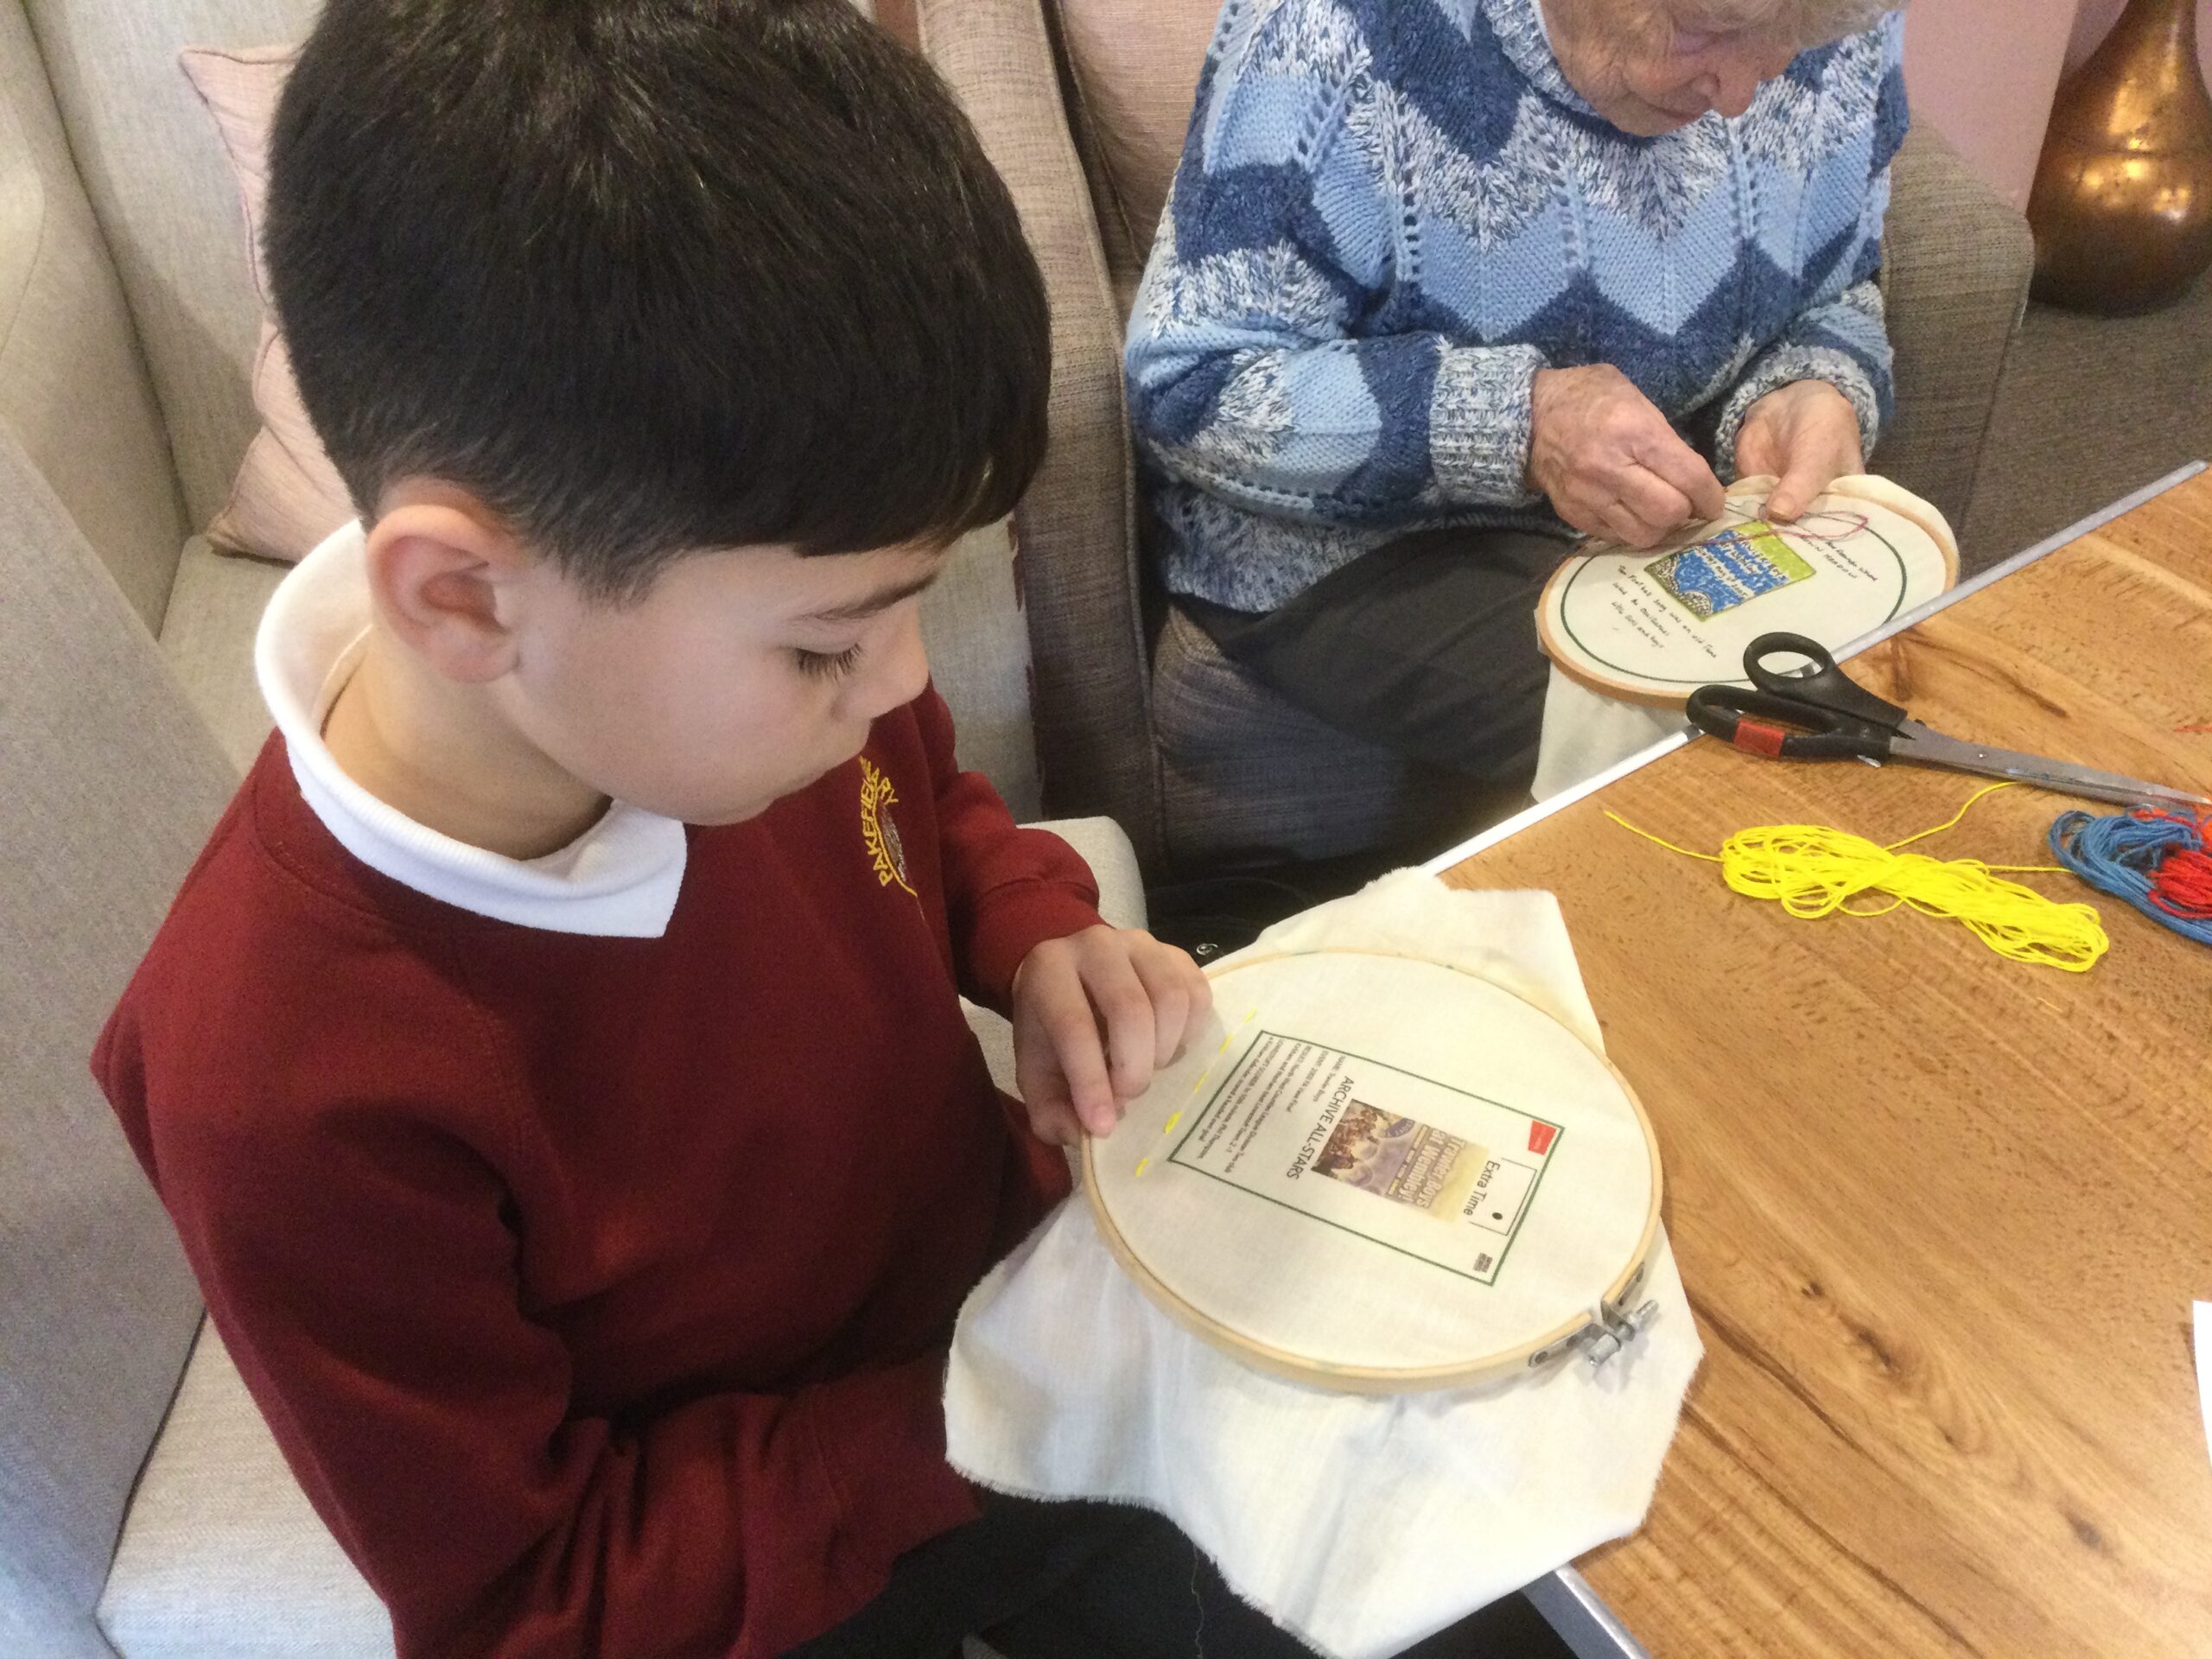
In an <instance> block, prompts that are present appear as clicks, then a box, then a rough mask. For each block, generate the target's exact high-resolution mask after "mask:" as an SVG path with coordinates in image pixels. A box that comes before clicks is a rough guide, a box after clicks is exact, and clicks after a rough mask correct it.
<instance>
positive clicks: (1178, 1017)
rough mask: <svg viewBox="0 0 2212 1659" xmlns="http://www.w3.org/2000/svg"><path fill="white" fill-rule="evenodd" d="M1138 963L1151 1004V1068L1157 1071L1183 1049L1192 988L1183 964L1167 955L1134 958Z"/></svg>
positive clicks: (1189, 1019) (1189, 1017)
mask: <svg viewBox="0 0 2212 1659" xmlns="http://www.w3.org/2000/svg"><path fill="white" fill-rule="evenodd" d="M1135 964H1136V970H1137V977H1138V978H1139V979H1141V980H1142V981H1143V982H1144V989H1145V995H1146V996H1147V997H1148V998H1149V999H1150V1000H1151V1002H1152V1067H1153V1070H1154V1071H1158V1070H1160V1067H1162V1066H1164V1065H1169V1064H1171V1063H1172V1062H1173V1060H1174V1058H1175V1055H1176V1052H1177V1051H1178V1050H1179V1049H1180V1048H1181V1047H1182V1046H1183V1033H1184V1032H1185V1029H1187V1028H1188V1027H1189V1025H1190V1023H1191V992H1190V987H1189V984H1188V982H1186V980H1185V976H1184V975H1183V972H1182V969H1181V966H1180V964H1179V963H1177V962H1176V961H1175V959H1174V958H1173V957H1169V956H1167V955H1166V953H1165V952H1160V951H1150V952H1147V953H1146V954H1144V955H1142V956H1140V957H1136V958H1135Z"/></svg>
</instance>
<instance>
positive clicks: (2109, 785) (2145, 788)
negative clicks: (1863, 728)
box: [1890, 720, 2212, 806]
mask: <svg viewBox="0 0 2212 1659" xmlns="http://www.w3.org/2000/svg"><path fill="white" fill-rule="evenodd" d="M1890 754H1891V758H1893V759H1895V760H1910V761H1912V762H1914V763H1915V764H1916V765H1918V766H1942V767H1944V768H1945V769H1946V770H1948V771H1951V772H1971V773H1973V774H1974V776H1976V777H1980V778H2003V779H2007V780H2009V781H2011V782H2013V783H2020V784H2032V785H2035V786H2036V787H2037V789H2049V790H2055V791H2057V792H2058V793H2059V794H2061V795H2079V796H2081V797H2082V798H2085V799H2088V800H2092V801H2112V802H2114V803H2116V804H2119V805H2121V806H2146V805H2148V806H2212V799H2208V798H2205V797H2204V796H2202V795H2191V794H2190V793H2189V792H2188V791H2186V790H2180V789H2170V788H2168V787H2167V786H2166V785H2164V784H2149V783H2145V782H2144V781H2143V779H2140V778H2126V777H2122V776H2121V775H2120V773H2119V772H2093V771H2091V770H2090V769H2089V768H2088V767H2087V766H2074V765H2071V764H2069V762H2067V761H2064V760H2052V759H2051V758H2050V756H2049V755H2045V754H2021V753H2018V752H2017V751H2015V750H2012V749H1992V748H1985V747H1982V745H1980V744H1979V743H1961V741H1959V740H1958V739H1956V738H1955V737H1945V736H1943V735H1942V734H1940V733H1937V732H1931V731H1929V729H1928V728H1926V727H1925V726H1923V725H1922V724H1921V723H1920V722H1919V721H1916V720H1908V721H1905V722H1904V724H1903V725H1901V726H1899V727H1898V728H1897V738H1896V740H1895V741H1893V742H1891V745H1890Z"/></svg>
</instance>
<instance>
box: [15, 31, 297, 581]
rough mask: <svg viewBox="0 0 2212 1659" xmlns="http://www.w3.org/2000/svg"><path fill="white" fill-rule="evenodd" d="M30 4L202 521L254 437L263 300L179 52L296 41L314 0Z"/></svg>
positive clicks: (216, 147)
mask: <svg viewBox="0 0 2212 1659" xmlns="http://www.w3.org/2000/svg"><path fill="white" fill-rule="evenodd" d="M24 9H25V10H27V11H28V12H29V14H30V19H31V22H32V25H33V27H34V29H35V31H36V33H37V35H38V42H39V47H40V49H41V52H42V53H43V54H44V56H45V59H46V64H47V67H48V72H49V73H50V74H51V76H52V79H53V86H54V98H55V101H56V102H57V103H58V104H59V105H60V109H61V116H62V119H63V122H64V123H65V124H66V126H67V130H68V136H69V143H70V148H71V150H72V152H73V155H74V156H75V159H76V162H77V166H78V168H79V172H80V174H81V175H82V177H83V180H84V185H85V190H86V194H87V195H88V196H90V198H91V199H92V207H93V210H94V212H95V213H98V214H99V223H100V228H101V229H102V231H104V232H105V234H106V238H107V244H108V248H109V251H111V254H112V255H113V257H114V260H115V266H116V270H117V272H118V275H119V276H120V277H121V278H122V281H123V289H124V294H125V295H126V296H128V297H129V300H130V310H131V313H132V315H133V318H134V320H135V321H136V322H137V328H138V338H139V342H140V344H141V345H142V346H143V349H144V353H145V361H146V365H147V368H148V369H149V371H150V372H151V376H152V379H153V384H154V388H155V391H156V393H157V394H158V395H159V397H160V400H161V407H162V415H163V417H164V423H165V424H166V426H167V428H168V438H169V443H170V448H171V451H172V453H173V454H174V455H175V468H176V474H177V476H178V478H179V479H180V480H181V483H182V485H183V491H184V499H185V507H186V517H187V519H188V522H189V523H190V524H194V525H198V524H206V523H207V521H208V520H209V519H210V518H213V516H214V514H215V512H217V511H218V509H219V508H220V507H221V505H222V504H223V501H224V499H226V497H227V496H228V494H229V493H230V486H231V480H232V475H233V474H235V473H236V472H237V471H238V458H239V457H240V456H241V455H243V454H245V448H246V443H247V442H248V440H249V439H250V438H251V436H252V435H253V430H254V426H255V417H254V413H253V405H252V404H251V400H250V399H249V397H248V396H247V389H246V388H247V378H248V376H249V374H250V373H251V369H252V365H253V358H254V352H255V349H256V345H257V340H258V339H259V336H260V328H261V306H260V303H259V302H258V300H257V298H256V297H255V295H254V291H253V283H252V279H251V277H250V275H249V274H248V272H247V270H246V264H245V258H244V257H243V256H242V250H243V248H244V247H245V239H244V238H245V228H244V224H243V221H242V219H241V218H240V215H239V212H238V187H237V185H236V183H235V182H234V181H233V180H232V175H231V170H230V168H229V167H228V166H227V165H226V162H225V161H224V157H223V147H222V145H221V143H219V142H218V141H217V139H216V137H215V135H214V133H213V130H211V129H210V127H209V124H208V120H207V111H206V110H205V109H204V108H202V107H201V105H200V100H199V99H197V98H196V97H195V96H194V93H193V90H192V87H191V86H190V85H189V84H188V82H187V81H186V79H185V78H184V76H183V74H182V73H180V72H179V70H178V67H177V53H178V52H179V50H180V49H181V48H183V47H184V46H186V45H188V44H192V43H204V44H212V45H219V46H228V45H247V44H251V43H253V42H257V41H292V40H298V39H300V38H302V36H304V35H306V33H307V31H308V29H309V28H310V27H311V26H312V25H313V23H314V22H315V16H316V14H317V13H318V12H319V11H320V10H321V3H320V0H162V3H161V4H159V5H150V4H118V3H117V0H24ZM181 539H182V537H181V536H180V537H175V539H174V540H173V541H172V543H171V545H170V550H171V551H172V552H174V551H175V545H176V543H178V542H181Z"/></svg>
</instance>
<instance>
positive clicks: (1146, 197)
mask: <svg viewBox="0 0 2212 1659" xmlns="http://www.w3.org/2000/svg"><path fill="white" fill-rule="evenodd" d="M1057 3H1058V7H1059V13H1060V22H1061V28H1062V36H1061V38H1062V39H1063V40H1064V41H1065V43H1066V48H1067V56H1068V69H1069V72H1070V73H1071V74H1072V75H1073V76H1074V78H1075V84H1076V90H1077V94H1078V95H1079V96H1080V98H1081V99H1082V101H1083V109H1084V116H1085V118H1086V119H1087V121H1088V123H1089V124H1090V131H1091V136H1092V142H1093V143H1095V144H1096V146H1097V154H1098V159H1099V160H1100V162H1102V163H1103V165H1104V168H1105V173H1106V180H1107V184H1108V187H1109V189H1110V191H1111V192H1112V194H1113V198H1114V200H1112V201H1111V202H1109V203H1106V204H1103V207H1102V213H1104V214H1105V215H1107V216H1109V217H1110V218H1111V219H1113V220H1114V221H1115V222H1113V223H1109V225H1108V226H1107V231H1108V235H1107V238H1106V240H1107V243H1108V249H1107V257H1108V259H1109V262H1110V263H1111V264H1112V265H1113V266H1114V270H1115V275H1116V277H1122V278H1124V279H1125V280H1126V279H1130V278H1133V277H1135V273H1136V271H1137V270H1141V268H1142V267H1143V264H1144V262H1145V259H1146V257H1147V255H1149V254H1150V253H1151V251H1152V233H1153V232H1154V229H1156V228H1157V227H1158V226H1159V224H1160V209H1161V208H1162V207H1165V206H1166V202H1167V187H1168V186H1169V185H1170V184H1171V183H1172V182H1173V181H1174V177H1175V163H1176V162H1177V161H1178V160H1179V159H1180V158H1181V156H1182V154H1183V135H1184V133H1185V130H1188V128H1189V127H1190V124H1191V105H1192V102H1193V101H1194V100H1195V99H1196V98H1197V96H1198V71H1199V69H1200V68H1201V67H1203V66H1204V65H1205V56H1206V43H1207V42H1208V41H1211V39H1212V38H1213V26H1214V21H1215V19H1216V17H1217V16H1219V14H1220V11H1221V3H1220V0H1057Z"/></svg>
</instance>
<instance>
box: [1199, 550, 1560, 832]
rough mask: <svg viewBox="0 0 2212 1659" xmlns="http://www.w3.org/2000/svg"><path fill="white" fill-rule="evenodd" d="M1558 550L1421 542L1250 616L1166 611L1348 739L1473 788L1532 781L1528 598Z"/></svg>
mask: <svg viewBox="0 0 2212 1659" xmlns="http://www.w3.org/2000/svg"><path fill="white" fill-rule="evenodd" d="M1568 550H1569V549H1568V545H1567V543H1565V542H1563V541H1560V540H1558V539H1556V538H1554V537H1548V536H1539V535H1535V534H1533V533H1530V532H1529V531H1511V530H1465V529H1460V530H1426V531H1416V532H1415V533H1414V534H1412V535H1409V536H1405V537H1401V538H1399V539H1398V540H1396V541H1394V542H1388V543H1384V544H1383V546H1381V547H1378V548H1376V550H1374V551H1373V552H1371V553H1368V554H1365V555H1363V556H1361V557H1359V558H1357V559H1355V560H1353V561H1352V562H1351V563H1350V564H1348V565H1346V566H1344V568H1343V569H1339V570H1335V571H1332V572H1331V573H1330V574H1329V575H1325V576H1324V577H1323V578H1322V579H1321V580H1320V581H1319V582H1316V583H1315V584H1314V585H1313V587H1311V588H1307V589H1306V591H1305V592H1304V593H1302V594H1298V595H1297V596H1296V597H1295V598H1294V599H1292V600H1291V601H1289V602H1288V603H1287V604H1286V605H1284V606H1282V607H1281V608H1279V609H1277V610H1273V611H1268V612H1265V613H1261V614H1258V615H1252V614H1248V613H1244V612H1241V611H1232V610H1227V609H1224V607H1221V606H1218V605H1213V604H1209V603H1207V602H1206V601H1203V600H1198V599H1191V598H1178V599H1177V600H1175V601H1174V602H1175V603H1176V604H1178V605H1179V606H1181V607H1183V608H1184V609H1185V611H1186V612H1187V613H1189V615H1190V617H1191V619H1192V620H1193V621H1195V622H1196V623H1198V626H1200V627H1202V628H1204V629H1205V631H1206V633H1207V635H1208V636H1209V637H1210V638H1211V639H1212V640H1213V642H1214V644H1215V645H1218V646H1219V647H1220V648H1221V652H1222V654H1223V655H1224V656H1225V657H1227V658H1229V659H1230V661H1231V662H1234V663H1236V664H1238V665H1239V666H1240V667H1242V668H1243V669H1244V670H1246V671H1248V672H1249V673H1250V674H1252V675H1253V676H1254V677H1255V678H1257V679H1258V680H1259V681H1260V682H1261V683H1263V684H1265V685H1266V686H1268V688H1269V689H1270V690H1273V691H1274V693H1275V694H1276V695H1277V696H1281V698H1282V699H1283V700H1284V701H1285V702H1288V703H1290V704H1291V705H1292V706H1293V707H1294V708H1298V709H1303V710H1304V711H1305V712H1306V713H1307V714H1309V715H1313V716H1314V717H1315V718H1316V719H1319V720H1322V721H1326V722H1327V723H1328V724H1329V725H1332V726H1333V727H1335V728H1337V729H1338V731H1340V732H1344V733H1345V734H1348V735H1350V736H1352V737H1358V738H1364V739H1366V740H1367V741H1370V742H1372V743H1375V744H1377V745H1379V746H1381V747H1385V748H1390V749H1395V750H1396V751H1397V752H1398V753H1402V754H1404V755H1407V756H1408V757H1409V758H1411V759H1414V760H1421V761H1426V762H1427V763H1428V764H1430V765H1432V766H1441V767H1443V768H1445V769H1446V770H1447V771H1450V772H1461V773H1464V774H1465V775H1466V776H1468V777H1471V778H1476V779H1480V780H1482V781H1483V782H1484V783H1487V784H1494V785H1500V786H1503V787H1512V788H1526V787H1527V786H1528V784H1529V779H1532V778H1534V777H1535V772H1536V745H1537V740H1538V737H1539V735H1540V734H1541V728H1542V726H1543V717H1544V688H1545V686H1546V685H1547V683H1548V682H1549V678H1550V671H1549V669H1548V665H1547V664H1546V663H1545V660H1544V655H1543V652H1541V650H1540V649H1539V648H1538V646H1537V644H1536V597H1537V595H1538V594H1540V593H1541V591H1542V588H1543V585H1544V582H1545V579H1546V578H1547V577H1548V576H1549V575H1551V573H1552V572H1553V571H1554V569H1557V568H1558V567H1559V563H1560V560H1562V559H1564V558H1565V557H1566V556H1567V553H1568Z"/></svg>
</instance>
